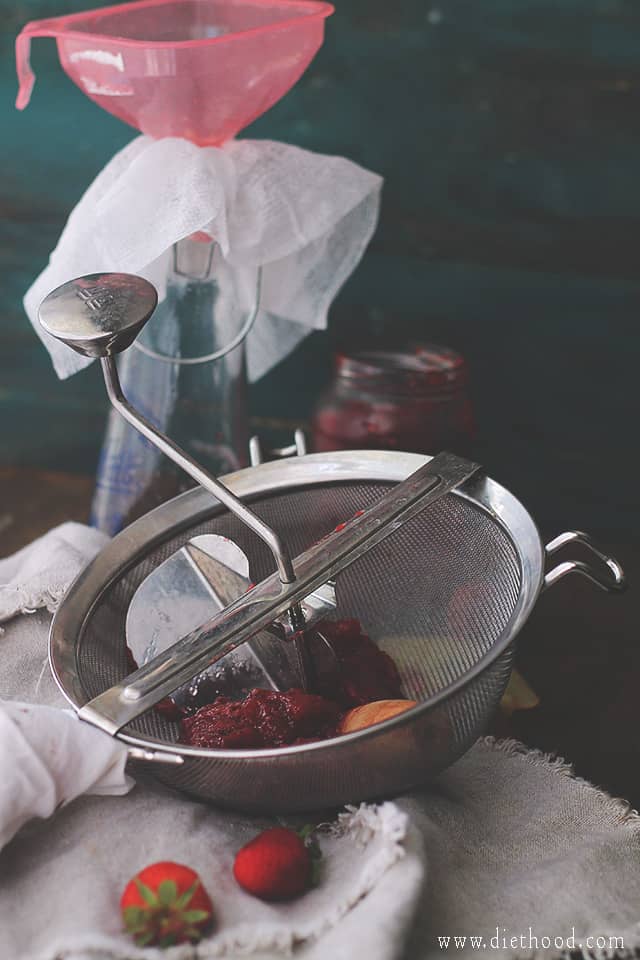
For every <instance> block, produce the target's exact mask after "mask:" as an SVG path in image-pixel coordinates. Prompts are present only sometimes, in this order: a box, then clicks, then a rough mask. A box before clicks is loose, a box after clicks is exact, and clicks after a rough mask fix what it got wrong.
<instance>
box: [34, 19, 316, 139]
mask: <svg viewBox="0 0 640 960" xmlns="http://www.w3.org/2000/svg"><path fill="white" fill-rule="evenodd" d="M331 13H333V7H332V6H331V4H329V3H319V2H315V0H138V2H136V3H125V4H120V5H118V6H114V7H102V8H101V9H98V10H87V11H83V12H82V13H74V14H71V15H69V16H62V17H53V18H51V19H48V20H34V21H32V22H31V23H28V24H27V25H26V27H24V29H23V30H22V32H21V33H20V35H19V36H18V38H17V40H16V63H17V70H18V80H19V84H20V88H19V91H18V98H17V100H16V106H17V107H18V109H19V110H23V109H24V108H25V107H26V106H27V104H28V103H29V99H30V97H31V91H32V89H33V84H34V82H35V77H34V74H33V71H32V70H31V66H30V63H29V51H30V44H31V38H32V37H55V38H56V41H57V44H58V55H59V57H60V62H61V64H62V66H63V68H64V70H65V71H66V72H67V73H68V74H69V76H70V77H71V79H72V80H73V81H74V83H76V84H77V85H78V86H79V87H80V89H81V90H83V91H84V92H85V93H86V94H87V96H88V97H90V98H91V99H92V100H95V102H96V103H97V104H99V106H101V107H103V108H104V109H105V110H108V111H109V113H113V114H115V115H116V116H117V117H120V119H121V120H124V121H125V123H129V124H131V125H132V126H134V127H137V128H138V130H141V131H142V132H143V133H147V134H149V135H150V136H152V137H185V138H187V139H189V140H192V141H193V142H194V143H197V144H199V145H201V146H205V145H211V144H219V143H223V142H224V141H225V140H228V139H229V138H230V137H233V136H235V134H236V133H238V131H240V130H241V129H242V128H243V127H246V126H247V124H249V123H251V121H252V120H255V119H256V117H259V116H260V115H261V114H262V113H264V112H265V110H268V109H269V107H271V106H273V104H274V103H276V102H277V101H278V100H279V99H280V98H281V97H282V96H284V94H285V93H286V92H287V91H288V90H289V89H290V88H291V87H292V86H293V84H294V83H295V82H296V80H298V78H299V77H300V76H301V75H302V73H304V71H305V70H306V68H307V66H308V65H309V63H310V62H311V60H312V59H313V57H314V55H315V53H316V51H317V50H318V48H319V47H320V46H321V44H322V41H323V38H324V20H325V17H328V16H329V15H330V14H331Z"/></svg>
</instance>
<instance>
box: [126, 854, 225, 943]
mask: <svg viewBox="0 0 640 960" xmlns="http://www.w3.org/2000/svg"><path fill="white" fill-rule="evenodd" d="M120 909H121V911H122V917H123V920H124V924H125V928H126V930H127V932H128V933H130V934H131V935H132V936H133V938H134V940H135V942H136V943H137V944H138V946H139V947H145V946H160V947H171V946H173V945H174V944H176V943H197V942H198V940H200V938H201V937H202V933H203V931H204V929H205V928H206V927H208V926H209V924H210V923H211V921H212V918H213V906H212V903H211V900H210V899H209V895H208V893H207V891H206V890H205V889H204V887H203V886H202V882H201V880H200V877H199V876H198V874H197V873H196V872H195V870H191V869H190V867H184V866H182V864H180V863H171V862H170V861H166V862H163V863H152V864H151V865H150V866H148V867H145V868H144V870H141V871H140V872H139V873H137V874H136V875H135V877H133V879H132V880H130V881H129V883H128V884H127V886H126V887H125V889H124V893H123V894H122V897H121V898H120Z"/></svg>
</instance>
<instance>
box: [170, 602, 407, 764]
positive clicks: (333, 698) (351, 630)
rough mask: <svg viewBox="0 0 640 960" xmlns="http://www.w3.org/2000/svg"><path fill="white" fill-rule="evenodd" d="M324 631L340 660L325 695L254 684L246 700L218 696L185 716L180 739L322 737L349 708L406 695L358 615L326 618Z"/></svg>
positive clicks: (282, 741)
mask: <svg viewBox="0 0 640 960" xmlns="http://www.w3.org/2000/svg"><path fill="white" fill-rule="evenodd" d="M322 630H323V632H324V634H325V635H326V636H327V638H328V639H329V640H330V641H331V645H332V647H333V649H334V652H335V654H336V657H337V659H338V664H339V671H338V676H339V679H337V680H336V677H334V676H332V679H331V681H329V680H324V681H322V680H321V681H320V690H321V694H322V695H321V696H320V695H315V694H309V693H305V692H304V691H302V690H297V689H293V690H287V691H285V692H276V691H273V690H259V689H256V690H252V691H251V692H250V693H249V694H248V695H247V696H246V697H245V698H244V699H243V700H231V699H230V698H229V697H223V696H220V697H216V698H215V699H214V700H213V701H212V702H211V703H208V704H205V705H204V706H202V707H200V709H199V710H197V711H196V712H195V713H193V715H191V716H185V717H183V718H182V720H181V723H180V742H181V743H186V744H190V745H191V746H196V747H212V748H230V749H234V748H235V749H238V748H245V749H250V748H255V747H280V746H284V745H288V744H295V743H305V742H310V741H313V740H324V739H326V738H328V737H332V736H335V735H336V734H337V732H338V728H339V726H340V720H341V718H342V715H343V713H344V712H345V711H347V710H349V709H350V708H351V707H356V706H360V705H361V704H363V703H370V702H371V701H372V700H387V699H389V700H393V699H399V698H401V697H402V692H401V690H400V678H399V676H398V671H397V669H396V666H395V663H394V662H393V660H392V659H391V657H390V656H388V654H386V653H383V652H382V651H381V650H378V648H377V647H376V645H375V644H374V643H373V641H372V640H371V639H370V638H369V637H368V636H367V635H366V634H365V633H363V632H362V628H361V626H360V624H359V622H358V621H357V620H340V621H337V622H335V623H333V622H327V623H324V624H323V625H322Z"/></svg>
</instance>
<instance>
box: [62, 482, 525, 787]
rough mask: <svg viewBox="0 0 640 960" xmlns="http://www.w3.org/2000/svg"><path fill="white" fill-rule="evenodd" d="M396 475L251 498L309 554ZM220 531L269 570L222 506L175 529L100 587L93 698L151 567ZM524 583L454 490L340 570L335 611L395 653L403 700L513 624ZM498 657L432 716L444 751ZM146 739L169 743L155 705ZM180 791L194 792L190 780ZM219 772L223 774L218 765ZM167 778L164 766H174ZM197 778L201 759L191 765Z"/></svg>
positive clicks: (123, 666)
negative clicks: (167, 768)
mask: <svg viewBox="0 0 640 960" xmlns="http://www.w3.org/2000/svg"><path fill="white" fill-rule="evenodd" d="M390 486H392V484H386V483H381V482H364V483H363V482H357V483H355V482H349V483H339V484H326V485H323V486H310V487H307V488H298V489H295V490H289V491H287V492H286V493H279V494H275V495H270V496H268V497H264V498H258V499H254V500H252V501H251V502H252V506H253V508H254V510H255V511H256V513H258V514H259V515H260V516H261V517H262V518H263V519H264V520H265V521H266V522H267V523H269V524H270V525H271V526H273V527H274V528H275V529H276V530H277V531H278V532H279V533H280V534H281V536H282V537H283V539H284V541H285V542H286V543H287V545H288V546H289V548H290V550H291V552H292V554H293V555H294V556H295V555H296V554H298V553H300V552H302V551H303V550H305V549H307V548H308V547H309V546H311V545H312V544H313V543H314V542H316V541H317V540H319V539H320V538H321V537H322V536H324V535H325V534H326V533H328V532H329V531H330V530H332V529H333V528H334V527H335V526H337V525H338V524H339V523H341V522H342V521H344V520H345V519H346V518H348V517H350V516H352V515H353V514H354V513H355V512H356V511H357V510H360V509H363V508H366V507H368V506H370V505H371V504H372V503H374V502H375V501H376V500H377V499H378V498H379V497H381V496H382V495H383V494H384V493H385V492H386V491H387V490H388V488H389V487H390ZM202 533H217V534H220V535H222V536H226V537H229V538H230V539H232V540H234V541H236V543H238V544H239V546H240V547H241V548H242V549H243V550H244V551H245V553H246V554H247V555H248V557H249V559H250V566H251V576H252V579H253V580H259V579H262V578H263V577H265V576H266V575H268V574H269V573H271V572H272V571H273V569H274V564H273V559H272V556H271V554H270V552H269V550H268V548H267V547H266V546H265V545H264V544H263V543H262V542H261V541H260V540H258V539H257V538H256V537H255V536H254V535H253V534H252V533H251V532H250V531H248V530H247V529H246V528H245V527H244V526H243V525H242V524H241V523H240V522H239V521H238V520H237V519H236V518H235V517H234V516H232V515H230V514H228V513H227V512H226V511H223V512H219V513H216V514H215V515H212V516H211V518H210V519H209V520H207V521H206V522H204V523H200V524H197V525H194V526H193V527H191V528H189V529H186V530H183V531H182V532H181V533H180V534H178V535H173V534H168V537H167V540H166V541H165V542H163V543H162V545H161V546H160V547H156V548H155V549H154V550H152V551H150V552H149V554H148V555H147V556H146V557H145V558H144V559H143V560H142V561H140V562H138V563H136V564H135V565H134V566H133V567H130V568H129V569H127V570H123V571H122V573H121V575H120V576H119V578H118V579H117V580H116V581H115V582H114V583H113V584H111V585H110V586H108V587H107V588H106V589H105V590H104V591H103V593H102V595H101V597H100V598H99V600H98V602H97V604H96V605H95V606H94V608H93V609H92V610H91V611H90V612H89V614H88V616H87V619H86V621H85V624H84V628H83V631H82V635H81V637H80V638H79V642H78V645H77V647H76V657H77V663H76V666H77V670H78V675H79V677H80V680H81V683H82V685H83V687H84V689H85V691H86V693H87V696H88V697H94V696H97V695H98V694H99V693H101V692H102V691H103V690H105V689H106V688H107V687H109V686H111V685H112V684H114V683H116V682H118V681H120V680H122V678H123V677H125V676H126V675H127V673H129V672H130V667H129V665H128V662H127V656H126V647H125V618H126V612H127V607H128V605H129V602H130V601H131V598H132V596H133V594H134V592H135V590H136V589H137V587H138V586H139V585H140V584H141V583H142V581H143V580H144V579H145V577H147V576H148V575H149V574H150V573H151V572H152V570H153V569H155V567H157V566H158V565H159V564H160V563H162V562H163V561H164V560H165V559H167V558H168V557H169V556H170V555H171V554H172V553H173V552H174V551H175V550H177V549H179V548H180V547H181V546H182V545H183V544H184V543H185V542H186V541H187V540H188V539H190V538H191V537H192V536H196V535H198V534H202ZM519 590H520V565H519V561H518V555H517V552H516V550H515V548H514V545H513V543H512V542H511V539H510V538H509V536H508V534H507V533H506V531H505V530H504V529H503V528H502V527H501V526H500V525H499V524H498V523H496V522H495V520H494V519H493V518H492V517H491V516H490V515H489V514H488V513H487V512H486V511H485V510H483V509H481V508H480V507H478V506H476V505H475V504H473V503H471V502H470V501H467V500H465V499H463V498H461V497H458V496H455V495H448V496H447V497H445V498H443V499H442V500H440V501H437V502H436V503H435V504H433V505H432V506H430V507H429V508H428V509H427V510H425V511H424V512H423V513H422V514H420V515H418V516H417V517H415V518H413V519H412V520H410V521H408V522H407V523H406V524H404V525H403V526H402V527H400V528H399V529H398V530H396V531H395V532H394V533H392V534H391V535H390V536H389V537H388V538H387V539H386V540H385V541H383V542H382V543H380V544H378V545H377V546H376V547H374V548H373V549H372V550H370V551H369V552H368V553H367V554H365V555H364V556H363V557H361V558H360V559H359V560H357V561H356V562H355V563H354V564H352V565H351V566H350V567H348V568H347V569H346V570H344V571H343V572H342V573H341V574H340V575H339V577H338V581H337V596H338V611H337V613H336V616H337V617H340V618H344V617H356V618H357V619H358V620H360V622H361V623H362V625H363V628H364V630H365V632H367V633H369V634H370V636H371V637H372V638H373V639H374V640H375V641H376V642H377V643H378V645H379V646H380V647H381V648H382V649H384V650H386V651H387V652H388V653H389V654H391V656H393V658H394V660H395V661H396V664H397V665H398V668H399V671H400V675H401V678H402V681H403V688H404V693H405V695H406V696H407V697H411V698H413V699H416V700H424V699H427V698H428V697H430V696H432V695H434V694H436V693H438V692H439V691H441V690H443V689H445V688H446V687H448V686H449V684H450V683H451V682H452V681H455V680H456V679H458V678H459V677H461V676H463V675H464V674H465V673H466V672H467V671H468V670H469V668H470V667H472V666H473V665H474V664H475V663H477V661H478V660H479V659H480V658H481V657H482V656H483V655H484V654H486V653H487V652H488V651H489V650H490V649H491V647H492V645H493V643H494V642H495V640H496V639H497V637H498V636H499V635H500V634H501V632H502V631H503V629H504V628H505V626H506V625H507V623H508V621H509V618H510V616H511V614H512V613H513V610H514V607H515V605H516V601H517V598H518V594H519ZM510 660H511V653H510V651H509V650H507V652H506V653H505V654H502V655H501V657H499V658H498V659H497V660H496V661H494V663H492V664H491V665H490V666H489V667H488V668H487V669H486V670H484V671H483V672H482V673H481V674H480V675H479V676H478V677H477V678H476V679H475V680H474V681H473V682H472V683H471V684H469V685H467V686H466V687H464V688H462V690H460V691H459V692H458V693H456V694H455V695H454V696H452V697H449V698H448V699H447V700H445V701H444V702H443V703H441V704H440V705H439V706H437V707H436V708H434V709H433V710H432V711H431V712H430V713H429V717H431V723H432V725H433V728H434V737H435V740H437V735H438V731H439V730H444V729H446V731H447V748H448V751H449V754H451V753H452V752H453V753H455V754H459V753H460V752H462V749H464V747H465V746H468V744H469V742H470V740H472V739H473V738H474V737H475V736H477V734H478V732H479V728H481V726H482V723H483V721H484V719H485V717H486V716H487V714H488V713H489V711H490V709H491V708H492V707H493V706H494V704H495V702H497V698H499V696H500V693H501V691H502V688H503V686H504V683H505V682H506V678H507V676H508V671H509V668H510ZM134 731H135V733H136V734H137V735H142V736H143V737H145V738H150V739H152V740H160V741H165V742H166V741H174V740H175V739H176V733H177V730H176V729H175V728H174V726H173V725H172V724H170V723H168V722H167V721H166V720H164V719H163V718H162V717H161V716H159V715H158V714H157V713H156V712H155V711H149V712H148V713H147V714H145V715H144V716H142V717H140V718H139V719H138V720H137V721H135V723H134V724H132V725H131V727H130V728H128V732H134ZM189 769H191V768H188V769H186V770H185V771H183V782H182V783H181V786H182V788H183V789H192V790H193V791H194V792H196V793H199V792H201V791H200V788H199V787H198V784H197V783H195V782H194V784H192V785H191V788H190V787H189V784H188V783H185V782H184V777H185V776H186V777H187V780H188V776H189ZM218 773H219V772H218ZM168 775H169V774H168ZM193 776H194V777H196V779H197V780H198V783H199V781H200V779H202V778H205V779H206V777H207V773H206V764H204V765H201V767H199V768H198V769H197V770H196V769H194V770H193Z"/></svg>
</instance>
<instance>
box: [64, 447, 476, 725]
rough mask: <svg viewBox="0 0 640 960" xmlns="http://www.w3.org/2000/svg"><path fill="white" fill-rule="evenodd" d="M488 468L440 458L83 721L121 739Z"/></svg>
mask: <svg viewBox="0 0 640 960" xmlns="http://www.w3.org/2000/svg"><path fill="white" fill-rule="evenodd" d="M480 469H481V468H480V467H479V465H478V464H476V463H472V462H470V461H468V460H462V459H461V458H459V457H455V456H453V455H452V454H448V453H441V454H438V455H437V456H436V457H434V458H433V459H432V460H430V461H429V463H427V464H425V465H424V466H422V467H421V468H420V469H419V470H416V472H415V473H412V474H411V476H410V477H408V478H407V479H406V480H404V481H403V482H402V483H399V484H397V485H396V486H395V487H393V489H392V490H390V491H389V492H388V493H387V494H385V495H384V496H383V497H381V498H380V499H379V500H378V501H376V503H374V504H373V505H372V506H371V507H369V508H368V509H367V510H362V511H358V513H357V514H356V515H355V516H354V517H352V518H351V519H350V520H347V521H346V522H345V523H343V524H340V525H339V527H338V528H337V529H336V530H334V531H332V532H331V533H330V534H328V536H326V537H324V538H323V539H322V540H321V541H320V542H319V543H316V544H314V546H312V547H311V548H310V549H309V550H307V551H306V552H305V553H303V554H301V555H300V556H298V557H296V559H295V562H294V564H295V574H296V579H295V581H294V582H293V583H287V584H285V583H282V581H281V580H280V579H279V577H278V575H277V574H275V573H274V574H272V575H271V576H270V577H267V578H266V579H265V580H262V581H261V582H260V583H259V584H257V586H255V587H254V588H253V589H252V590H250V591H249V592H248V593H246V594H245V595H244V596H242V597H239V598H238V599H237V600H235V601H234V602H233V603H231V604H230V605H229V606H228V607H226V608H225V609H224V610H222V611H221V612H220V613H218V614H217V615H216V616H215V617H213V618H212V619H211V620H209V621H208V623H206V624H204V625H203V626H202V627H200V628H199V629H197V630H194V631H192V632H191V633H189V634H187V636H185V637H183V638H182V639H180V640H178V641H177V642H176V643H175V644H174V645H173V646H172V647H170V648H168V649H167V650H165V651H163V652H162V653H160V654H159V655H158V656H157V657H154V658H153V660H150V661H149V662H148V663H146V664H144V666H142V667H140V668H139V669H138V670H136V671H135V672H134V673H132V674H130V675H129V676H128V677H125V679H124V680H123V681H122V682H121V683H118V684H116V685H115V686H113V687H111V688H110V689H108V690H105V692H104V693H101V694H100V695H99V696H97V697H95V698H94V699H93V700H91V701H89V703H87V704H85V705H84V707H82V708H81V709H80V711H79V716H80V718H81V719H83V720H86V721H88V722H89V723H92V724H94V725H95V726H97V727H100V728H101V729H102V730H106V731H107V733H110V734H112V735H115V734H116V733H117V732H118V730H120V729H121V728H122V727H124V726H126V725H127V724H128V723H130V722H131V721H132V720H135V718H136V717H139V716H140V715H141V714H142V713H144V712H145V711H146V710H148V709H150V708H151V707H153V706H154V705H155V704H156V703H158V701H160V700H162V699H163V698H164V697H166V696H168V695H169V694H170V693H172V692H173V691H174V690H175V689H176V688H177V687H179V686H181V685H182V684H183V683H187V682H188V681H189V680H191V679H192V677H194V676H195V675H196V674H198V673H200V672H201V671H202V670H204V669H206V668H207V667H208V666H209V665H210V664H212V663H214V662H215V661H216V660H219V659H221V658H222V657H223V656H225V655H226V654H227V653H230V652H231V651H232V650H235V648H236V647H238V646H239V645H240V644H242V643H244V642H245V641H246V640H249V639H250V638H251V637H252V636H253V635H254V634H255V633H257V632H258V631H259V630H262V629H263V628H265V627H267V626H269V624H271V623H272V622H273V621H274V620H275V619H276V618H277V617H280V616H282V615H283V614H285V613H286V611H287V610H288V609H289V608H290V607H291V606H292V605H293V604H295V603H299V602H301V601H303V600H304V599H305V597H307V596H309V595H310V594H311V593H313V592H314V591H315V590H317V589H318V588H320V587H322V586H323V585H324V584H326V583H327V582H328V581H331V580H333V579H334V578H335V576H336V575H337V574H338V573H339V572H340V571H341V570H344V568H345V567H347V566H349V565H350V564H351V563H353V562H354V560H356V559H357V558H358V557H360V556H362V554H364V553H366V552H367V551H368V550H370V549H371V548H372V547H373V546H375V545H376V544H377V543H380V542H381V541H382V540H384V539H385V538H386V537H388V536H389V535H390V534H391V533H393V531H395V530H397V529H398V528H399V527H400V526H401V525H402V524H403V523H405V522H406V521H407V520H410V519H411V518H412V517H414V516H416V515H417V514H418V513H421V512H422V510H424V509H425V508H426V507H428V506H430V505H431V504H433V503H434V502H435V501H437V500H439V499H441V498H442V497H444V496H446V495H447V494H448V493H450V492H451V491H452V490H454V489H455V488H456V487H459V486H460V485H461V484H463V483H464V482H466V481H467V480H469V479H470V478H471V477H473V476H475V475H476V474H478V472H479V471H480ZM283 642H286V641H283Z"/></svg>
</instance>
